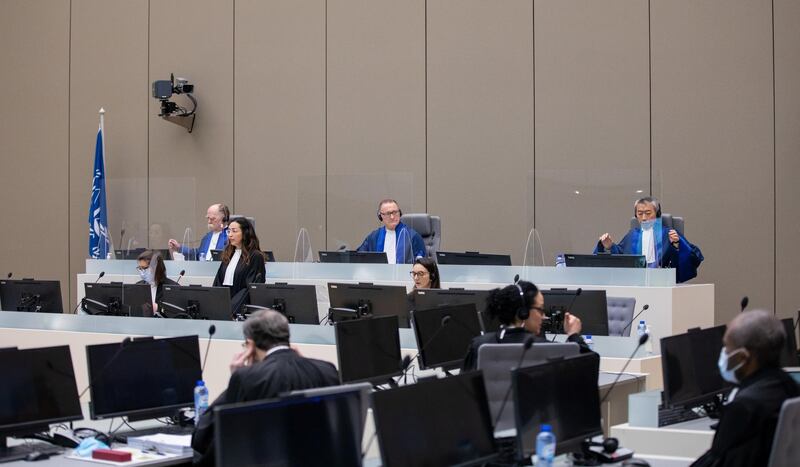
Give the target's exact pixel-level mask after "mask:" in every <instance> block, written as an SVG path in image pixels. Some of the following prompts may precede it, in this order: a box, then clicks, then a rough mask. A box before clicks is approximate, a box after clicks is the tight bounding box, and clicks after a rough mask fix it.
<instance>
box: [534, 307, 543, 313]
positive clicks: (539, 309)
mask: <svg viewBox="0 0 800 467" xmlns="http://www.w3.org/2000/svg"><path fill="white" fill-rule="evenodd" d="M531 310H536V311H538V312H539V313H541V314H544V308H542V307H540V306H532V307H531Z"/></svg>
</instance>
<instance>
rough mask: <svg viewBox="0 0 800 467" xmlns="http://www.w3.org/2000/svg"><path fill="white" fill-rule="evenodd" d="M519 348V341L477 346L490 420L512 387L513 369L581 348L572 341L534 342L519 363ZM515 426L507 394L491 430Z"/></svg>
mask: <svg viewBox="0 0 800 467" xmlns="http://www.w3.org/2000/svg"><path fill="white" fill-rule="evenodd" d="M522 350H523V349H522V344H484V345H482V346H480V347H479V348H478V369H480V370H483V383H484V385H485V386H486V399H487V400H488V401H489V412H490V413H491V415H492V421H494V420H497V414H498V413H499V412H500V406H501V405H503V399H504V398H505V396H506V393H508V389H509V387H511V370H512V369H514V368H517V367H518V366H519V367H525V366H530V365H533V364H535V363H539V362H544V361H547V359H549V358H557V357H571V356H573V355H578V353H579V352H580V348H579V347H578V344H575V343H574V342H568V343H564V344H534V345H533V346H532V347H531V348H530V350H528V352H527V353H525V358H524V359H523V360H522V363H521V364H519V358H520V355H522ZM518 364H519V365H518ZM515 427H516V421H515V419H514V398H513V397H512V396H510V395H509V396H508V399H507V400H506V404H505V407H504V408H503V415H502V416H501V417H500V420H498V421H497V424H496V425H495V427H494V431H495V432H498V431H503V430H508V429H510V428H515Z"/></svg>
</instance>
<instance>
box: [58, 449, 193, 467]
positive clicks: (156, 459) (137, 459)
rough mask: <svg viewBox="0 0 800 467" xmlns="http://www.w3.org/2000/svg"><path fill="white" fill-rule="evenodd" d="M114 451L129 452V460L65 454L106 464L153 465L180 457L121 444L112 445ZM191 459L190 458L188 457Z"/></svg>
mask: <svg viewBox="0 0 800 467" xmlns="http://www.w3.org/2000/svg"><path fill="white" fill-rule="evenodd" d="M114 450H115V451H125V452H129V453H131V460H130V461H128V462H115V461H109V460H105V459H92V458H91V457H81V456H79V455H77V454H75V453H74V452H73V453H72V454H70V455H68V456H65V458H67V459H73V460H79V461H85V462H92V463H94V464H106V465H124V466H128V465H142V466H145V465H153V464H160V463H162V462H164V461H165V460H167V459H170V458H176V457H180V456H178V455H177V454H167V453H162V454H158V453H155V452H142V451H141V450H140V449H136V448H131V447H122V446H114ZM189 459H191V458H189Z"/></svg>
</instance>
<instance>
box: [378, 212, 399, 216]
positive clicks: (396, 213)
mask: <svg viewBox="0 0 800 467" xmlns="http://www.w3.org/2000/svg"><path fill="white" fill-rule="evenodd" d="M398 214H400V211H388V212H382V213H381V216H386V217H394V216H396V215H398Z"/></svg>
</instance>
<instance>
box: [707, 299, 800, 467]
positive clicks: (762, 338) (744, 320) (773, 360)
mask: <svg viewBox="0 0 800 467" xmlns="http://www.w3.org/2000/svg"><path fill="white" fill-rule="evenodd" d="M784 336H785V334H784V331H783V327H782V325H781V322H780V321H779V320H778V319H777V318H775V316H773V314H772V313H771V312H767V311H763V310H757V311H748V312H745V313H742V314H740V315H738V316H737V317H736V318H735V319H734V320H733V321H732V322H731V324H730V325H729V326H728V329H727V330H726V332H725V337H724V339H723V342H724V343H725V347H724V348H723V350H722V352H724V353H725V354H726V355H727V358H723V355H720V357H721V358H720V370H721V373H722V374H723V377H724V378H725V379H728V380H729V381H731V382H733V383H737V384H738V386H737V387H736V388H735V389H734V390H733V391H732V392H731V395H730V396H728V402H727V403H726V404H725V405H724V406H723V407H722V410H721V414H720V419H719V425H718V426H717V432H716V433H715V434H714V441H713V442H712V444H711V449H709V450H708V451H707V452H706V453H705V454H703V455H702V456H701V457H700V458H699V459H697V461H695V463H694V464H692V465H693V466H695V467H711V466H713V467H745V466H755V465H767V464H768V462H769V455H770V451H771V449H772V441H773V438H774V436H775V428H776V427H777V424H778V416H779V415H780V411H781V406H782V405H783V402H784V401H785V400H786V399H790V398H793V397H798V396H800V388H798V385H797V383H796V382H795V381H794V380H793V379H792V378H791V377H790V376H789V375H787V374H786V373H785V372H784V371H783V370H781V369H780V367H779V362H780V353H781V349H782V347H783V339H784Z"/></svg>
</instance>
